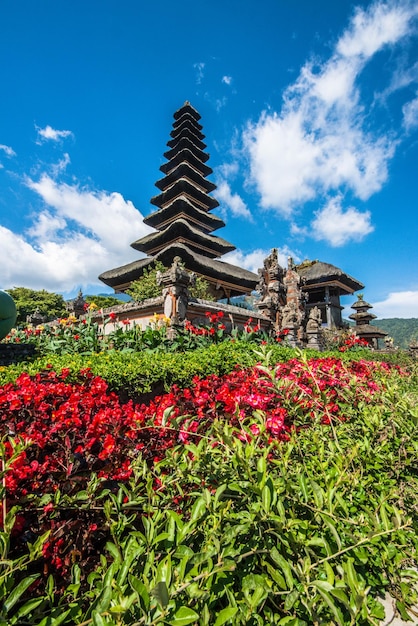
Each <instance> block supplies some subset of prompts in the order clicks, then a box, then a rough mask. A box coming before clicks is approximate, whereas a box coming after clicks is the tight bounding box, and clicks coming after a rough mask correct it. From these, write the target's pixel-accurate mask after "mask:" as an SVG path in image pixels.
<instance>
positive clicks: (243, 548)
mask: <svg viewBox="0 0 418 626" xmlns="http://www.w3.org/2000/svg"><path fill="white" fill-rule="evenodd" d="M214 323H216V324H218V323H219V321H218V320H215V321H214ZM259 356H260V359H261V360H263V363H262V364H259V365H257V366H255V367H251V368H247V369H238V368H237V369H236V370H235V371H233V372H231V373H229V374H226V375H224V376H218V375H216V374H212V375H209V376H206V377H205V378H198V377H196V378H195V379H194V380H193V384H192V385H191V386H190V387H186V388H184V389H181V388H179V387H178V386H173V387H172V389H171V390H170V392H169V393H165V394H163V395H160V396H157V397H155V398H154V399H153V400H152V401H151V402H149V403H148V404H138V405H134V404H133V403H132V402H131V401H129V402H122V401H121V400H120V399H119V397H118V396H117V395H116V394H114V393H112V392H109V390H108V387H107V383H106V382H105V381H104V380H103V379H102V378H100V377H98V376H94V375H93V374H92V373H91V371H89V370H84V371H82V372H80V377H79V380H78V381H76V382H74V378H71V377H70V375H69V371H68V370H66V369H64V370H63V371H62V372H61V373H56V372H54V371H44V372H41V373H39V374H36V375H35V376H29V375H27V374H23V375H21V376H20V377H19V378H18V379H17V380H16V381H15V383H8V384H6V385H4V386H3V387H0V428H1V433H2V435H3V437H2V439H3V442H4V443H3V444H2V448H1V449H2V459H3V467H5V468H6V471H5V473H4V483H5V487H6V493H3V505H4V507H5V508H3V519H4V520H5V519H6V515H5V514H6V513H7V512H8V511H10V510H11V509H12V508H13V506H17V507H18V510H17V515H16V516H15V519H14V522H13V530H12V532H11V533H10V549H9V552H8V559H9V560H10V562H12V560H13V559H15V560H18V559H21V558H23V557H22V555H24V554H27V552H28V549H27V546H28V545H29V546H34V545H35V544H37V543H38V544H39V545H40V553H39V556H37V557H36V559H37V560H36V559H34V560H33V562H32V563H31V564H30V566H28V567H29V569H28V572H27V573H28V576H27V577H26V578H25V579H24V580H23V581H22V575H21V574H20V573H19V574H16V575H15V583H14V584H15V586H18V585H20V588H21V589H24V590H29V591H28V594H29V595H30V597H31V598H38V599H39V600H41V601H42V602H43V604H42V605H36V602H37V600H30V601H29V602H33V604H29V605H28V606H29V607H34V608H33V610H34V611H35V613H36V610H37V609H36V607H37V606H40V607H41V608H40V609H39V611H40V613H39V615H38V617H37V618H36V619H33V620H32V622H31V623H34V624H35V623H36V624H38V623H39V624H41V623H42V619H47V618H46V617H45V615H47V614H48V613H44V612H43V611H44V607H46V606H49V605H48V604H47V600H46V591H45V589H49V587H48V585H51V584H52V583H51V582H50V581H51V580H52V577H51V574H52V576H53V580H54V594H56V596H58V597H60V596H61V597H62V598H65V597H67V602H68V604H67V605H63V607H64V608H62V613H63V614H64V613H65V611H66V610H68V611H71V613H68V615H67V618H66V621H64V622H63V623H65V624H67V623H68V624H70V623H102V622H101V621H100V620H102V621H103V623H107V622H106V620H107V619H112V617H111V614H112V613H118V614H119V613H120V615H121V617H120V622H118V623H120V624H125V623H126V624H128V623H136V622H138V623H156V624H157V623H161V624H162V623H176V621H175V620H177V621H179V620H180V619H183V620H184V622H181V623H186V621H187V619H190V621H189V622H187V623H194V622H196V621H197V620H198V616H199V615H200V614H203V613H202V612H203V611H206V612H207V614H208V615H210V617H209V618H208V619H209V620H212V621H208V622H207V623H215V620H216V615H220V618H219V619H221V618H222V619H223V618H224V617H225V616H226V615H231V616H235V613H237V611H238V612H239V615H240V618H239V620H238V617H237V618H236V620H235V621H234V622H233V623H237V624H246V623H247V624H248V623H249V622H248V619H249V617H248V616H250V615H254V614H255V613H257V611H263V617H262V619H263V620H264V623H274V620H275V619H276V618H275V617H273V613H272V611H273V612H277V614H280V616H281V617H288V616H291V615H293V612H295V615H297V616H300V617H301V619H302V618H303V619H304V620H305V623H313V621H312V620H313V619H314V618H313V613H315V615H316V614H317V613H318V615H319V618H318V619H322V620H323V623H330V619H331V618H330V615H329V607H330V602H331V604H332V602H337V603H338V602H340V600H341V597H342V598H343V600H344V598H345V596H344V595H343V596H342V595H341V593H340V594H339V595H338V596H335V598H336V599H335V598H334V597H331V595H330V600H329V602H328V601H327V602H326V603H325V604H324V603H323V602H322V600H323V595H322V593H323V592H324V589H325V592H326V593H328V592H329V589H331V588H333V583H327V585H329V587H326V588H325V587H324V586H322V587H320V589H321V594H316V592H315V587H314V586H312V583H309V582H308V583H306V578H305V572H308V576H310V577H311V580H312V581H314V582H315V581H319V583H322V581H325V578H326V576H328V577H329V579H330V580H331V578H332V577H334V578H335V581H336V582H335V585H337V583H338V585H339V586H338V590H341V589H343V588H344V589H345V591H344V594H345V593H347V594H349V593H352V594H353V597H354V596H355V597H359V593H360V592H362V589H363V587H364V588H366V582H367V587H369V586H370V585H371V584H373V581H376V580H378V581H380V582H379V584H380V585H383V583H382V582H381V580H383V578H382V579H379V578H378V572H379V571H380V570H379V568H382V567H386V569H387V570H388V571H389V570H390V571H392V570H393V568H392V562H391V561H390V559H391V558H394V557H392V556H390V555H391V554H392V553H391V552H390V549H389V548H388V554H389V556H387V557H386V556H385V554H386V553H384V550H385V545H386V543H387V537H389V536H390V533H392V532H393V533H398V535H396V537H397V538H396V541H397V542H398V544H397V546H398V547H397V550H398V549H399V550H401V551H402V555H404V554H405V553H406V552H408V551H409V552H408V558H410V555H411V554H413V552H412V548H411V547H410V546H411V545H412V544H411V541H412V539H410V537H412V536H413V537H415V534H414V533H413V532H412V531H411V532H410V530H409V522H408V521H405V520H404V519H403V517H401V514H400V513H399V510H400V507H401V506H402V508H403V507H405V508H406V507H407V506H408V502H409V501H410V498H411V496H410V492H411V493H414V485H413V484H411V487H410V488H409V486H408V485H409V483H408V480H410V479H411V477H410V474H411V472H412V470H413V466H412V465H411V468H412V470H411V472H410V473H409V474H408V467H409V465H408V464H406V463H405V468H406V470H404V468H403V467H402V466H401V464H400V462H399V459H400V456H399V450H400V445H401V443H400V442H402V446H404V448H402V449H403V450H404V452H403V453H402V454H409V452H408V451H409V449H411V451H412V452H413V448H412V447H411V446H410V445H409V444H407V443H406V442H407V441H408V440H407V438H406V437H407V436H409V430H408V428H409V426H408V427H407V426H402V428H403V430H401V426H399V434H398V433H397V428H398V426H396V427H395V426H393V427H391V428H388V427H387V419H386V416H387V415H390V417H391V419H392V413H393V411H392V407H393V406H394V405H395V403H396V401H397V400H396V398H395V396H394V395H393V393H394V391H393V388H391V384H392V383H393V377H391V372H393V371H395V372H396V374H397V376H398V377H399V380H402V378H403V376H404V374H403V372H402V371H401V370H400V369H396V370H395V369H394V368H393V367H391V366H389V365H387V364H385V363H375V362H368V361H364V360H360V361H349V360H348V359H347V357H346V356H345V355H344V360H343V357H342V358H341V359H340V358H335V357H323V358H312V359H307V358H305V357H304V355H303V354H300V355H299V357H298V358H293V359H292V360H290V361H288V362H286V363H278V364H275V365H274V366H270V365H269V364H268V353H267V352H266V351H265V352H264V354H263V353H261V352H260V353H259ZM384 394H386V396H385V398H386V400H385V401H383V400H382V398H383V397H384ZM402 406H406V405H402ZM403 413H405V410H403ZM354 418H357V420H356V419H354ZM368 419H369V422H370V424H369V426H370V432H369V431H367V433H368V434H367V436H366V435H365V442H364V444H363V443H362V442H361V433H362V432H363V431H362V429H363V428H365V424H366V423H367V420H368ZM385 420H386V421H385ZM363 422H364V423H363ZM351 424H353V426H352V428H351V430H350V425H351ZM328 425H331V428H327V426H328ZM372 427H373V429H376V431H374V430H372ZM339 430H340V431H341V432H342V435H341V439H340V442H337V438H336V431H339ZM310 433H312V437H311V438H310V437H309V434H310ZM321 433H325V434H324V436H323V438H322V439H321ZM293 434H294V435H295V437H294V436H293ZM289 440H290V442H289V443H288V441H289ZM392 440H393V441H392ZM319 443H320V444H321V445H319ZM389 443H390V450H389ZM375 449H376V454H374V450H375ZM393 451H394V452H393ZM389 452H390V454H389ZM383 453H386V454H387V455H388V456H387V458H388V459H389V458H390V459H391V466H390V467H389V465H390V464H388V463H387V462H386V461H385V460H384V459H383V457H382V454H383ZM411 454H412V453H411ZM390 455H392V456H390ZM408 458H409V457H408ZM411 458H412V457H411ZM369 459H370V462H369ZM367 463H369V466H367V468H366V464H367ZM408 463H409V461H408ZM411 463H412V461H411ZM269 464H270V466H269ZM386 465H387V468H388V472H386ZM389 469H390V472H389ZM367 472H368V473H367ZM384 472H386V474H385V475H384V477H383V478H382V480H381V481H380V482H379V480H380V479H379V480H378V479H377V477H380V476H383V473H384ZM305 474H306V476H305ZM363 475H364V484H363V482H361V481H362V480H363ZM311 477H312V479H311ZM402 481H403V483H402V484H403V486H402V489H401V492H402V497H401V496H399V499H398V500H394V497H395V496H394V493H395V491H394V490H395V488H396V485H397V484H398V483H401V482H402ZM385 489H386V491H384V490H385ZM365 490H366V491H367V497H366V496H365V493H366V491H365ZM396 497H398V496H396ZM345 500H347V503H348V504H346V503H345ZM382 503H384V504H382ZM327 507H328V508H327ZM384 507H387V512H386V509H385V508H384ZM385 516H386V517H385ZM392 516H395V518H396V516H398V517H399V520H400V521H397V522H396V523H397V526H396V527H395V528H394V529H393V530H392V528H391V527H389V526H388V524H389V521H388V519H391V518H392ZM381 519H382V520H383V521H382V522H381V521H380V520H381ZM366 522H367V523H366ZM8 524H9V525H10V524H11V523H10V522H8ZM333 524H335V526H333ZM6 525H7V524H6ZM382 529H383V530H382ZM5 530H7V529H6V526H5V527H4V531H5ZM407 532H408V533H410V534H408V535H407V534H406V533H407ZM361 533H362V534H361ZM402 533H403V534H402ZM5 534H6V533H5V532H3V533H2V532H1V531H0V535H1V536H3V535H5ZM370 538H372V539H373V542H372V541H371V539H370ZM41 539H42V541H41ZM394 541H395V539H394ZM402 541H403V542H404V543H403V544H402ZM366 542H367V550H366V549H365V548H364V546H365V545H366ZM216 546H217V547H216ZM399 546H402V547H400V548H399ZM403 546H408V547H407V548H404V547H403ZM30 549H31V550H32V552H33V553H34V548H33V547H31V548H30ZM304 550H305V552H304ZM395 553H396V554H397V552H396V550H395ZM395 553H394V554H395ZM346 554H350V555H351V554H353V555H354V556H353V557H351V556H350V557H349V558H348V559H347V558H346ZM382 554H383V556H381V555H382ZM305 555H306V557H305ZM354 558H355V559H357V560H356V562H355V567H356V568H357V569H356V570H355V571H356V572H357V574H356V576H357V577H358V578H357V580H358V581H359V582H358V583H356V585H357V587H356V588H355V589H354V590H353V591H352V592H351V591H350V592H349V591H348V589H347V587H346V586H343V583H344V585H346V583H345V582H344V581H345V580H346V578H344V576H345V573H344V572H345V571H346V570H347V571H348V568H351V569H350V573H349V578H350V580H354V579H353V574H352V569H353V568H354V565H352V563H351V561H350V559H353V560H354ZM396 558H397V559H398V558H400V557H398V556H397V557H396ZM402 558H403V556H402ZM300 559H305V561H306V562H305V561H303V562H302V561H300ZM368 559H369V560H368ZM384 559H387V561H386V562H385V563H384V564H383V565H382V563H383V560H384ZM299 562H301V563H302V565H303V568H304V569H301V568H300V569H298V563H299ZM110 563H111V564H110ZM325 563H326V567H325ZM350 563H351V564H350ZM364 563H367V567H365V566H364ZM388 563H389V564H388ZM109 564H110V565H109ZM131 564H132V567H131ZM337 564H338V565H337ZM171 567H172V570H170V568H171ZM30 568H32V569H30ZM330 568H331V569H330ZM344 568H345V569H344ZM369 570H370V572H371V574H369V573H368V571H369ZM170 571H171V572H172V574H169V573H168V574H166V572H170ZM299 571H300V572H302V573H301V574H299ZM109 572H110V573H109ZM162 572H164V573H165V574H164V575H165V576H167V578H166V579H164V578H162ZM174 572H175V573H174ZM283 572H284V574H285V576H284V578H283ZM330 572H331V573H332V576H331V573H330ZM24 575H25V574H23V576H24ZM218 575H219V578H217V577H218ZM324 576H325V578H324ZM347 576H348V574H347ZM177 577H179V578H177ZM334 578H332V580H334ZM363 579H364V580H363ZM206 580H209V581H210V584H206ZM293 580H294V582H292V581H293ZM48 581H49V582H48ZM106 581H107V582H106ZM112 581H113V582H112ZM115 581H116V582H115ZM340 581H343V582H341V584H340ZM128 582H129V584H128ZM363 582H364V585H363ZM212 583H213V589H212ZM319 583H318V584H319ZM353 584H354V583H353ZM374 584H376V585H377V583H374ZM100 585H102V587H101V586H100ZM106 585H107V587H105V586H106ZM291 585H292V586H293V585H294V588H295V589H296V585H297V590H298V591H297V593H298V594H300V596H299V595H297V596H296V594H294V595H293V596H292V602H293V603H294V604H292V606H290V602H289V601H287V597H288V591H289V589H288V587H290V586H291ZM304 585H305V586H304ZM306 585H307V586H306ZM361 585H363V587H362V586H361ZM12 586H13V585H12V584H11V583H9V587H8V588H7V589H6V592H5V593H6V596H7V594H8V593H9V592H10V590H11V589H12ZM305 587H306V588H305ZM195 588H196V589H197V591H198V593H196V594H195V593H194V589H195ZM336 588H337V587H336ZM106 589H107V590H106ZM111 589H112V590H113V591H112V592H111ZM211 589H212V591H211ZM225 589H228V590H229V591H228V594H235V595H234V602H235V603H236V605H235V604H234V606H230V605H229V604H228V603H229V600H228V597H229V595H228V594H226V592H224V590H225ZM144 590H145V591H144ZM257 590H260V591H257ZM270 590H273V593H272V594H271V593H270ZM359 590H360V591H359ZM283 591H285V594H283ZM48 593H51V592H50V591H49V592H48ZM111 593H114V594H116V595H114V597H113V596H112V599H111ZM260 593H262V595H261V596H259V594H260ZM77 594H80V600H78V599H77V598H76V596H77ZM83 594H84V595H83ZM117 594H119V595H117ZM124 594H125V595H124ZM135 594H136V595H135ZM210 594H212V595H210ZM225 594H226V595H225ZM304 594H305V595H304ZM314 594H316V595H314ZM308 595H309V598H310V602H311V603H312V602H314V601H315V607H314V609H312V612H311V610H310V608H309V607H310V604H307V603H306V602H305V601H304V600H303V598H304V597H305V596H306V597H307V596H308ZM366 595H367V594H365V596H364V597H365V598H366ZM128 596H129V598H131V600H129V602H128V601H127V598H128ZM270 596H271V597H273V601H272V602H270V599H269V598H270ZM231 597H232V596H231ZM259 597H260V598H261V600H260V602H261V604H260V603H259V600H258V599H257V598H259ZM350 597H351V596H350ZM42 598H43V600H42ZM132 598H135V599H134V600H132ZM167 598H168V600H167ZM22 602H23V601H22ZM48 602H49V600H48ZM350 602H351V600H350ZM364 602H365V603H366V600H365V601H364ZM367 602H369V608H368V609H367V610H370V611H371V610H376V611H377V610H378V608H376V606H375V604H373V599H371V600H370V601H369V600H367ZM6 606H7V603H6ZM9 606H10V602H9ZM17 606H19V607H21V608H22V605H17ZM51 606H52V601H51ZM332 606H333V605H332ZM347 606H348V607H349V608H347V607H346V606H345V604H344V602H343V603H342V608H340V607H339V606H337V609H335V610H334V609H331V611H332V612H333V613H335V612H336V611H337V613H338V611H340V612H341V611H344V619H345V618H346V617H347V615H349V614H351V613H350V611H354V609H351V604H349V603H348V602H347ZM352 606H354V607H356V606H357V605H355V603H354V604H353V605H352ZM68 607H69V608H68ZM121 607H122V608H121ZM205 607H206V608H205ZM293 607H294V609H293ZM307 607H308V608H307ZM370 607H371V608H370ZM23 609H24V607H23V608H22V610H23ZM41 609H42V610H41ZM18 610H21V609H20V608H19V609H18ZM25 610H26V609H25ZM30 610H32V609H30ZM45 610H46V609H45ZM51 610H52V611H55V608H53V609H51ZM57 610H58V609H57ZM355 610H356V611H357V608H356V609H355ZM358 610H360V609H358ZM27 611H28V613H29V608H28V609H27ZM164 611H165V612H166V613H164ZM187 611H188V613H187V615H188V617H187V618H186V612H187ZM269 611H270V612H269ZM124 612H126V618H125V617H122V613H124ZM56 615H59V613H54V616H56ZM166 615H169V617H167V619H166V618H165V616H166ZM237 615H238V613H237ZM338 615H339V613H338ZM341 615H342V613H341ZM353 615H354V613H353ZM16 619H18V618H16ZM118 619H119V618H118ZM315 619H316V617H315ZM276 621H277V620H276ZM11 623H19V622H18V621H15V622H11ZM45 623H46V622H45ZM109 623H111V622H109ZM224 623H225V622H224ZM337 623H345V622H344V621H343V618H342V617H341V619H340V618H339V621H338V622H337Z"/></svg>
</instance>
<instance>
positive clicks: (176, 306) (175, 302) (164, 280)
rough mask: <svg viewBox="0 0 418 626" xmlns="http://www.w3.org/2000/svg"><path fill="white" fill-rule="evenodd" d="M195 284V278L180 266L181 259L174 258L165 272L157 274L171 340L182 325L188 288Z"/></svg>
mask: <svg viewBox="0 0 418 626" xmlns="http://www.w3.org/2000/svg"><path fill="white" fill-rule="evenodd" d="M195 282H196V276H195V275H194V274H189V273H188V272H187V271H186V270H185V269H184V268H183V266H182V265H181V258H180V257H177V256H176V257H175V258H174V260H173V264H172V266H171V267H170V269H168V270H167V271H166V272H157V284H158V285H162V287H163V297H164V315H165V316H166V317H167V318H169V319H170V322H171V324H170V328H169V329H168V336H169V337H170V338H172V339H174V337H175V336H176V334H177V330H178V328H180V327H182V326H183V325H184V321H185V319H186V314H187V307H188V304H189V299H190V293H189V287H190V286H193V285H194V284H195Z"/></svg>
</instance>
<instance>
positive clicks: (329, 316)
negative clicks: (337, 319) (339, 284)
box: [325, 285, 333, 328]
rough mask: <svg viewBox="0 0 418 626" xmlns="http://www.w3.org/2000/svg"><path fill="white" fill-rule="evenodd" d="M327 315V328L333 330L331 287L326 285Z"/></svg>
mask: <svg viewBox="0 0 418 626" xmlns="http://www.w3.org/2000/svg"><path fill="white" fill-rule="evenodd" d="M325 313H326V315H327V326H328V328H332V326H333V324H332V317H331V299H330V295H329V286H328V285H325Z"/></svg>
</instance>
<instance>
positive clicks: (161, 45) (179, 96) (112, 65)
mask: <svg viewBox="0 0 418 626" xmlns="http://www.w3.org/2000/svg"><path fill="white" fill-rule="evenodd" d="M417 31H418V4H417V2H416V1H415V2H411V1H409V0H397V1H394V0H393V1H391V0H388V1H387V2H382V1H377V2H369V1H360V2H352V1H351V0H338V2H335V0H316V1H315V2H313V1H312V0H294V2H287V1H285V0H210V1H209V0H200V1H199V2H195V1H194V0H193V1H192V0H179V1H178V2H172V1H170V2H169V1H166V0H160V2H153V1H151V0H148V1H140V0H119V1H118V2H115V1H114V0H112V1H110V0H100V1H99V0H89V1H88V2H86V1H85V0H72V1H71V2H68V1H64V0H42V1H41V2H33V0H14V1H13V2H2V3H1V6H0V58H1V59H2V63H1V66H0V84H1V86H2V97H1V100H0V102H1V104H0V111H1V115H0V253H1V255H2V267H1V271H0V288H2V289H7V288H10V287H13V286H27V287H31V288H34V289H43V288H44V289H48V290H51V291H57V292H60V293H63V294H64V296H65V297H71V296H73V295H74V294H75V293H76V292H77V291H78V289H80V288H82V290H83V292H84V293H86V294H92V293H103V292H106V291H108V289H107V288H106V287H105V286H104V285H103V284H102V283H100V281H98V279H97V276H98V275H99V274H100V273H101V272H103V271H105V270H108V269H111V268H114V267H116V266H119V265H122V264H124V263H128V262H130V261H132V260H134V259H137V258H138V257H139V253H138V252H136V251H134V250H133V249H132V248H130V245H129V244H130V243H131V242H133V241H135V240H137V239H139V238H140V237H141V236H143V235H145V234H146V233H148V232H149V229H148V228H147V227H146V226H145V225H144V224H143V222H142V219H143V217H144V216H145V215H148V214H149V213H150V212H152V211H153V210H154V208H155V207H152V205H151V204H150V198H151V197H152V196H153V195H155V194H157V193H158V190H157V189H156V187H155V185H154V183H155V181H156V180H158V179H159V178H160V177H161V176H162V174H161V172H160V171H159V167H160V165H161V164H162V163H164V162H165V159H164V157H163V153H164V152H165V150H166V143H167V141H168V140H169V138H170V137H169V133H170V131H171V128H172V122H173V113H174V111H175V110H176V109H178V108H179V107H180V106H181V105H182V104H183V102H184V101H185V100H189V101H190V102H191V103H192V105H193V106H194V107H195V108H196V109H197V110H198V111H199V112H200V114H201V116H202V120H201V122H202V124H203V132H204V133H205V135H206V143H207V145H208V148H207V151H208V152H209V153H210V155H211V158H210V160H209V164H210V165H211V167H212V168H213V170H214V174H213V175H212V176H211V179H212V180H213V181H214V182H215V183H216V184H217V185H218V188H217V190H216V191H215V192H214V194H213V195H215V197H217V199H218V200H219V202H220V208H219V209H217V210H216V211H217V213H218V214H219V215H220V216H221V217H222V218H223V219H224V220H225V221H226V224H227V225H226V227H225V228H223V229H222V230H219V231H216V233H215V234H219V236H221V237H223V238H225V239H227V240H229V241H230V242H231V243H233V244H234V245H235V246H236V247H237V250H236V251H235V252H233V253H231V254H230V255H228V257H229V258H227V257H224V258H225V260H229V261H230V262H233V263H236V264H237V265H241V266H243V267H246V268H248V269H251V270H253V271H256V270H257V268H258V267H261V266H262V261H263V259H264V258H265V256H267V254H268V253H269V252H270V250H271V248H273V247H276V248H278V250H279V254H280V259H281V261H282V264H285V263H286V259H287V257H288V256H289V255H290V256H293V258H294V259H295V260H296V261H302V260H304V259H306V258H309V259H319V260H322V261H326V262H329V263H332V264H334V265H336V266H338V267H340V268H342V269H343V270H344V271H345V272H347V273H348V274H350V275H351V276H354V277H355V278H356V279H358V280H360V281H361V282H363V283H364V284H365V289H364V294H365V298H366V299H367V300H368V301H369V302H371V303H372V304H373V305H374V310H373V312H374V313H376V314H377V315H378V317H396V316H397V317H418V272H417V268H418V246H417V235H418V224H417V210H418V206H417V205H418V202H417V197H418V196H417V177H418V166H417V163H418V37H417ZM354 300H355V298H354V297H350V298H348V297H347V298H345V299H344V304H345V306H347V307H349V306H350V304H351V303H352V302H354ZM349 313H350V310H349V309H347V310H346V314H349Z"/></svg>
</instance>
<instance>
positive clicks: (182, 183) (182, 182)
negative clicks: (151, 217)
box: [151, 178, 219, 211]
mask: <svg viewBox="0 0 418 626" xmlns="http://www.w3.org/2000/svg"><path fill="white" fill-rule="evenodd" d="M179 196H186V197H187V198H188V199H189V200H190V201H191V202H192V203H195V204H196V205H197V206H199V207H200V208H202V209H206V210H207V211H209V210H210V209H214V208H215V207H217V206H219V202H218V201H217V200H215V198H212V197H211V196H208V195H207V194H206V193H204V192H202V191H200V189H198V188H197V187H196V186H195V185H192V184H191V183H190V182H189V181H188V180H187V179H186V178H180V179H178V180H177V181H176V182H175V183H174V185H172V186H171V187H169V188H168V189H166V190H165V191H163V192H162V193H160V194H158V196H154V197H153V198H151V204H154V205H155V206H157V207H158V208H160V209H161V208H162V207H163V206H165V205H167V204H168V203H169V202H173V200H175V199H176V198H178V197H179Z"/></svg>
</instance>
